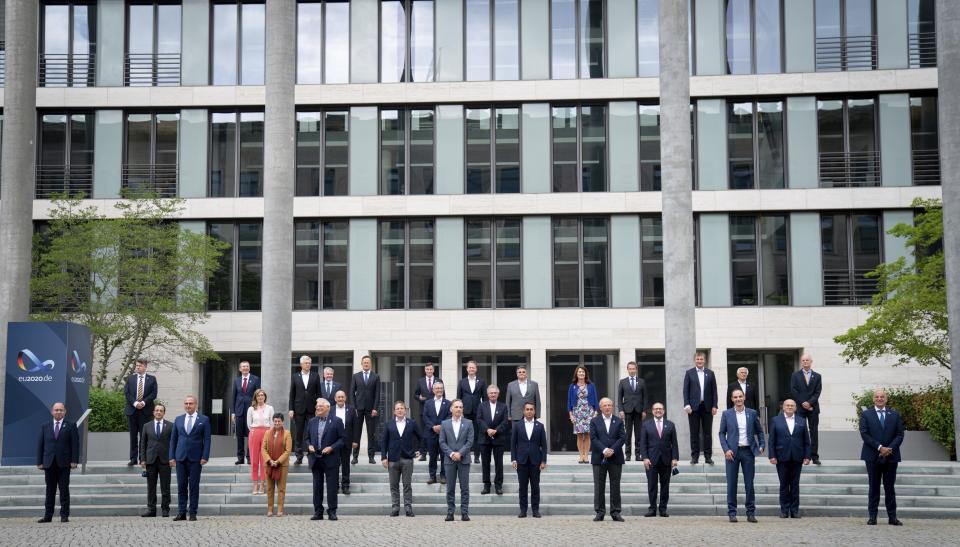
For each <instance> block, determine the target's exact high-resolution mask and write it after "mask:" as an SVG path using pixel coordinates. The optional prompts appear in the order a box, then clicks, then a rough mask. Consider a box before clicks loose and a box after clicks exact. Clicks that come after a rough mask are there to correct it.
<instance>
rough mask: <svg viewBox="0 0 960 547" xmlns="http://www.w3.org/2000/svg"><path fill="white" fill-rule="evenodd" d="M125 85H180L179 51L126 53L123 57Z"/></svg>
mask: <svg viewBox="0 0 960 547" xmlns="http://www.w3.org/2000/svg"><path fill="white" fill-rule="evenodd" d="M123 83H124V85H127V86H164V85H174V86H175V85H180V54H179V53H127V54H126V55H125V56H124V59H123Z"/></svg>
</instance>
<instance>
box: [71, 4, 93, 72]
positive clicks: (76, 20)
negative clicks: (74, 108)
mask: <svg viewBox="0 0 960 547" xmlns="http://www.w3.org/2000/svg"><path fill="white" fill-rule="evenodd" d="M96 41H97V7H96V5H93V4H91V5H89V6H74V7H73V54H74V55H87V56H88V57H74V63H73V82H72V83H73V85H74V86H88V85H94V84H93V81H94V74H93V62H94V60H93V58H94V55H95V54H96V46H95V44H96Z"/></svg>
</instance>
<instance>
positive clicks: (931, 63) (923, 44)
mask: <svg viewBox="0 0 960 547" xmlns="http://www.w3.org/2000/svg"><path fill="white" fill-rule="evenodd" d="M907 54H908V56H909V58H910V68H928V67H935V66H937V33H936V32H914V33H911V34H910V35H909V36H908V37H907Z"/></svg>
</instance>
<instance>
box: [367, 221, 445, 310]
mask: <svg viewBox="0 0 960 547" xmlns="http://www.w3.org/2000/svg"><path fill="white" fill-rule="evenodd" d="M433 246H434V221H433V219H419V220H410V221H402V220H386V221H381V222H380V308H381V309H428V308H433V294H434V293H433V280H434V249H433Z"/></svg>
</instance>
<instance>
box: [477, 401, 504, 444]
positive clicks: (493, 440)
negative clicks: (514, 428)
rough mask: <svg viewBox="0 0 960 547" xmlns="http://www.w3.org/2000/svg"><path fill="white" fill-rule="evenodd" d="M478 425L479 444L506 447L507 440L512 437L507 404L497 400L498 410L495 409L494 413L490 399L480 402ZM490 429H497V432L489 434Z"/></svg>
mask: <svg viewBox="0 0 960 547" xmlns="http://www.w3.org/2000/svg"><path fill="white" fill-rule="evenodd" d="M477 427H479V428H480V433H479V440H478V441H477V444H478V445H480V446H487V445H488V444H489V445H493V446H502V447H504V448H506V446H507V441H508V440H509V439H510V421H509V420H507V405H505V404H503V403H501V402H500V401H497V407H496V410H494V415H493V416H491V415H490V401H489V400H487V401H483V402H482V403H480V406H479V411H478V412H477ZM488 429H496V430H497V432H496V433H495V434H494V435H493V437H490V436H489V435H487V430H488Z"/></svg>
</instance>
